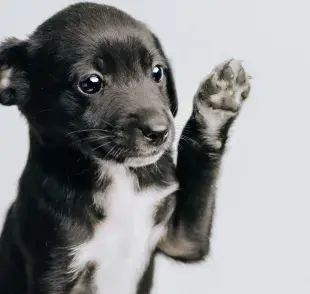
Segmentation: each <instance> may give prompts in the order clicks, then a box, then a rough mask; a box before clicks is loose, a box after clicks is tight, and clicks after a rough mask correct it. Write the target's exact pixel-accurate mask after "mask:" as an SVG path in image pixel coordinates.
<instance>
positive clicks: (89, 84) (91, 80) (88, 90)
mask: <svg viewBox="0 0 310 294" xmlns="http://www.w3.org/2000/svg"><path fill="white" fill-rule="evenodd" d="M79 88H80V90H81V91H82V92H83V93H85V94H89V95H91V94H96V93H98V92H99V91H100V90H101V88H102V81H101V78H100V77H99V76H98V75H95V74H92V75H90V76H87V77H86V78H84V79H83V80H82V81H81V82H80V83H79Z"/></svg>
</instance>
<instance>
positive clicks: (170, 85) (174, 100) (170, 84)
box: [152, 34, 178, 117]
mask: <svg viewBox="0 0 310 294" xmlns="http://www.w3.org/2000/svg"><path fill="white" fill-rule="evenodd" d="M152 35H153V40H154V43H155V46H156V47H157V49H158V50H159V51H160V52H161V54H162V55H163V56H164V57H165V59H166V62H167V64H168V69H167V70H166V76H167V93H168V96H169V99H170V110H171V112H172V115H173V117H175V116H176V115H177V113H178V97H177V91H176V89H175V82H174V78H173V73H172V69H171V65H170V62H169V61H168V59H167V57H166V55H165V52H164V50H163V47H162V45H161V43H160V41H159V39H158V38H157V37H156V36H155V35H154V34H152Z"/></svg>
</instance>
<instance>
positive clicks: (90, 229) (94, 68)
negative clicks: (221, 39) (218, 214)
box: [0, 3, 250, 294]
mask: <svg viewBox="0 0 310 294" xmlns="http://www.w3.org/2000/svg"><path fill="white" fill-rule="evenodd" d="M0 68H1V70H0V102H1V103H2V104H3V105H16V106H17V107H18V109H19V110H20V112H21V113H22V114H23V115H24V116H25V118H26V119H27V122H28V125H29V140H30V150H29V155H28V159H27V163H26V165H25V168H24V170H23V173H22V175H21V178H20V181H19V191H18V196H17V198H16V200H15V201H14V203H13V204H12V206H11V208H10V209H9V211H8V214H7V218H6V222H5V224H4V228H3V232H2V236H1V240H0V291H1V293H2V294H25V293H28V294H56V293H57V294H68V293H70V294H78V293H80V294H82V293H83V294H86V293H87V294H89V293H93V294H95V293H96V294H135V293H139V294H142V293H143V294H146V293H150V291H151V287H152V276H153V270H154V256H155V255H156V253H162V254H165V255H166V256H168V257H170V258H173V259H175V260H179V261H183V262H197V261H200V260H202V259H203V258H204V257H205V256H206V255H207V253H208V251H209V238H210V232H211V227H212V216H213V210H214V206H215V184H216V179H217V176H218V171H219V167H220V162H221V158H222V155H223V153H224V150H225V144H226V140H227V136H228V131H229V128H230V126H231V124H232V123H233V121H234V120H235V118H236V117H237V115H238V113H239V111H240V108H241V105H242V103H243V100H244V99H245V98H246V97H247V96H248V94H249V91H250V85H249V78H248V76H247V74H246V72H245V71H244V69H243V67H242V66H241V64H240V62H238V61H236V60H229V61H226V62H224V63H222V64H220V65H218V66H217V67H215V68H214V70H213V71H212V72H211V73H210V75H208V76H207V78H206V79H205V80H204V81H203V82H202V84H201V85H200V87H199V89H198V91H197V94H196V95H195V97H194V102H193V111H192V114H191V117H190V118H189V120H188V122H187V124H186V127H185V129H184V131H183V135H182V137H183V138H184V140H183V141H182V142H180V144H179V149H178V157H177V164H176V166H175V164H174V162H173V160H172V151H171V150H172V148H171V146H172V142H173V140H174V125H173V118H174V116H175V115H176V113H177V95H176V91H175V87H174V81H173V76H172V72H171V68H170V65H169V62H168V60H167V58H166V56H165V54H164V51H163V49H162V47H161V44H160V41H159V40H158V38H157V37H156V36H155V35H154V34H153V33H152V32H150V30H149V29H148V28H147V27H146V26H145V25H144V24H143V23H141V22H139V21H137V20H135V19H133V18H132V17H131V16H129V15H128V14H126V13H124V12H121V11H120V10H118V9H116V8H113V7H110V6H105V5H99V4H93V3H79V4H74V5H72V6H69V7H68V8H66V9H64V10H62V11H60V12H58V13H57V14H55V15H54V16H52V17H51V18H50V19H48V20H47V21H46V22H44V23H43V24H42V25H40V26H39V27H38V28H37V30H36V31H35V32H34V33H33V34H32V35H31V36H30V37H29V38H28V39H27V40H25V41H20V40H17V39H8V40H7V41H5V42H4V43H3V44H2V45H1V49H0Z"/></svg>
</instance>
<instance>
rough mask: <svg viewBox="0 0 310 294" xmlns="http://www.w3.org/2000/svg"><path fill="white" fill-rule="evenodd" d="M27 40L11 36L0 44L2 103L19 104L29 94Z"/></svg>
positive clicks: (0, 89)
mask: <svg viewBox="0 0 310 294" xmlns="http://www.w3.org/2000/svg"><path fill="white" fill-rule="evenodd" d="M27 65H28V55H27V42H25V41H20V40H18V39H16V38H10V39H7V40H6V41H4V42H3V43H2V44H0V104H3V105H19V104H21V103H22V102H23V101H24V100H25V98H26V96H27V94H28V82H27V77H26V73H27Z"/></svg>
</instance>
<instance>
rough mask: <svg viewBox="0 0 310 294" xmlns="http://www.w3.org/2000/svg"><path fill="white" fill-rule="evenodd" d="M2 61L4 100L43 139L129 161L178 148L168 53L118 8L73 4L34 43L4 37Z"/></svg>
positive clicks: (39, 32)
mask: <svg viewBox="0 0 310 294" xmlns="http://www.w3.org/2000/svg"><path fill="white" fill-rule="evenodd" d="M0 66H1V68H2V71H1V72H2V74H1V77H2V79H1V78H0V79H1V80H0V101H1V102H2V103H3V104H10V105H11V104H17V105H18V107H19V109H20V110H21V111H22V113H23V114H24V115H25V116H26V118H27V120H28V121H29V125H30V129H31V133H32V134H33V136H36V137H37V138H38V140H40V141H41V142H42V144H46V145H48V146H50V147H51V148H52V147H53V148H59V147H60V148H62V147H64V146H69V145H70V146H72V147H73V148H78V149H79V150H81V151H82V152H83V153H84V154H87V155H90V156H93V157H95V158H99V159H107V160H114V161H118V162H122V163H126V164H128V165H129V166H141V165H146V164H150V163H153V162H155V161H156V160H157V159H158V158H159V157H160V156H161V154H163V152H164V151H165V150H167V149H168V148H169V147H170V146H171V143H172V140H173V137H174V126H173V116H175V114H176V111H177V98H176V93H175V89H174V82H173V78H172V73H171V69H170V67H169V63H168V61H167V58H166V57H165V55H164V52H163V50H162V48H161V45H160V43H159V41H158V39H157V38H156V37H155V36H154V35H153V34H152V33H151V32H150V31H149V30H148V29H147V28H146V27H145V26H144V25H143V24H142V23H140V22H138V21H136V20H134V19H133V18H131V17H130V16H128V15H127V14H125V13H123V12H121V11H119V10H117V9H115V8H112V7H107V6H102V5H98V4H90V3H88V4H77V5H74V6H70V7H69V8H67V9H65V10H63V11H61V12H60V13H58V14H56V15H55V16H53V17H52V18H51V19H49V20H48V21H46V22H45V23H43V24H42V25H41V26H40V27H39V28H38V29H37V30H36V31H35V32H34V34H33V35H32V36H31V37H30V38H29V40H28V41H25V42H18V41H16V40H10V41H8V42H6V43H4V44H3V46H2V50H1V49H0ZM4 79H5V80H4ZM1 81H2V83H1ZM4 84H5V86H3V85H4ZM1 85H2V86H1Z"/></svg>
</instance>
